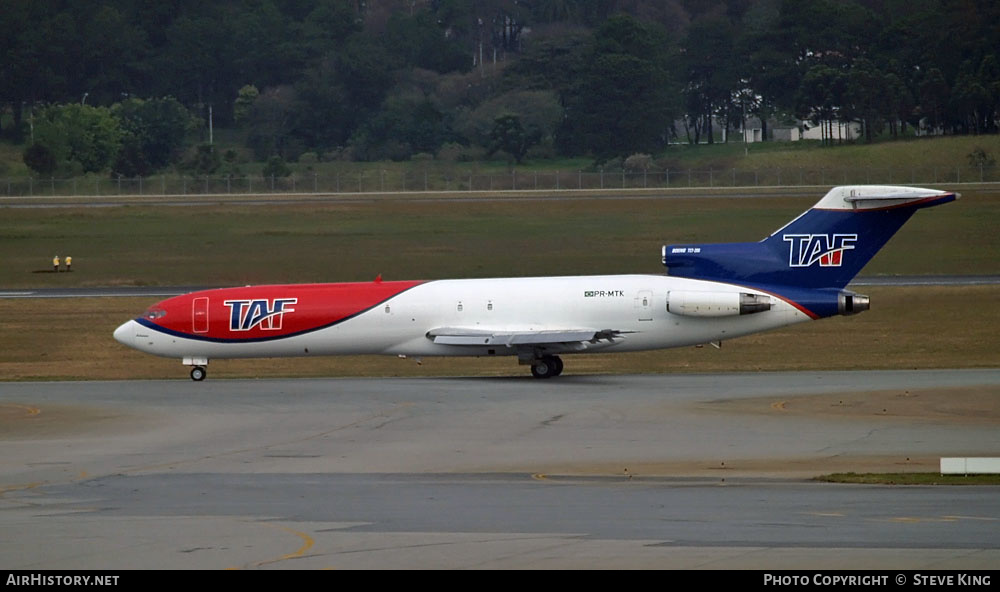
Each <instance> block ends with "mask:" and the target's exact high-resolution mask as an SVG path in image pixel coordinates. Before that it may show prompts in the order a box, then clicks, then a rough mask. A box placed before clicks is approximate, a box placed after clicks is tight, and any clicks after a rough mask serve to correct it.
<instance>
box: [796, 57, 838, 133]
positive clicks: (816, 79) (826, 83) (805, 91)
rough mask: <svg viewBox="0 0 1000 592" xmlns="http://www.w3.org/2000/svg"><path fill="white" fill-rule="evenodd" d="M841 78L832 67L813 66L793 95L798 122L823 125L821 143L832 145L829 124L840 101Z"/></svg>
mask: <svg viewBox="0 0 1000 592" xmlns="http://www.w3.org/2000/svg"><path fill="white" fill-rule="evenodd" d="M845 85H846V81H845V79H844V75H843V74H841V73H840V71H839V70H837V69H836V68H831V67H829V66H824V65H821V64H819V65H815V66H813V67H812V68H810V69H809V71H808V72H806V75H805V77H803V78H802V82H801V84H799V88H798V91H797V92H796V94H795V111H796V113H797V114H798V116H799V117H801V118H802V119H806V118H808V119H811V120H812V121H813V122H814V123H818V124H821V125H823V129H821V130H820V131H821V133H822V138H823V143H824V144H825V143H828V142H830V143H832V142H833V122H834V121H835V120H839V119H840V106H841V105H842V104H843V102H844V88H845Z"/></svg>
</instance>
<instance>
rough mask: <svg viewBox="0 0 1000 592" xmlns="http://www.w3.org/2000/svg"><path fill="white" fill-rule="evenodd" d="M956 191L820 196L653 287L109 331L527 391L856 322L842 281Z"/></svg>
mask: <svg viewBox="0 0 1000 592" xmlns="http://www.w3.org/2000/svg"><path fill="white" fill-rule="evenodd" d="M956 198H957V194H955V193H952V192H947V191H938V190H934V189H921V188H913V187H890V186H869V185H862V186H850V187H835V188H834V189H832V190H830V192H829V193H827V194H826V196H825V197H823V199H821V200H820V201H819V202H818V203H817V204H816V205H815V206H813V207H812V208H811V209H809V210H807V211H806V212H805V213H803V214H802V215H800V216H799V217H798V218H796V219H794V220H792V221H791V222H789V223H788V224H787V225H785V226H784V227H783V228H781V229H780V230H778V231H776V232H775V233H773V234H772V235H770V236H769V237H767V238H765V239H764V240H762V241H760V242H756V243H721V244H700V245H699V244H690V245H688V244H685V245H672V246H665V247H663V264H664V265H665V266H666V267H667V274H666V275H605V276H577V277H537V278H506V279H467V280H434V281H391V282H390V281H385V282H384V281H381V280H380V279H376V280H375V281H373V282H367V283H336V284H296V285H264V286H247V287H240V288H221V289H216V290H205V291H201V292H194V293H191V294H186V295H183V296H176V297H173V298H169V299H167V300H164V301H162V302H160V303H158V304H155V305H153V306H152V307H150V308H149V310H147V311H146V313H145V314H144V315H142V316H141V317H139V318H137V319H135V320H131V321H128V322H126V323H125V324H123V325H122V326H120V327H118V329H117V330H115V333H114V336H115V339H117V340H118V341H120V342H121V343H123V344H125V345H128V346H130V347H133V348H135V349H138V350H140V351H144V352H147V353H150V354H155V355H158V356H164V357H170V358H179V359H181V360H182V361H183V363H184V364H187V365H189V366H194V368H193V369H192V370H191V378H193V379H194V380H202V379H204V378H205V365H207V364H208V362H209V360H211V359H213V358H215V359H218V358H264V357H283V356H325V355H338V354H388V355H398V356H504V355H509V356H517V358H518V360H519V362H520V363H521V364H526V365H530V366H531V372H532V374H533V375H534V376H536V377H538V378H550V377H553V376H558V375H559V374H560V373H561V372H562V370H563V362H562V360H561V359H560V357H559V356H560V355H562V354H577V353H596V352H627V351H640V350H650V349H661V348H669V347H679V346H686V345H699V344H705V343H710V342H715V341H720V340H722V339H730V338H734V337H740V336H742V335H748V334H750V333H756V332H759V331H766V330H770V329H775V328H778V327H783V326H786V325H791V324H793V323H798V322H801V321H807V320H810V319H821V318H824V317H829V316H834V315H851V314H855V313H858V312H862V311H865V310H868V297H867V296H861V295H859V294H855V293H854V292H851V291H849V290H846V289H845V287H846V286H847V284H848V282H850V281H851V279H852V278H853V277H854V276H855V275H856V274H857V273H858V272H859V271H860V270H861V268H862V267H864V265H865V264H866V263H867V262H868V261H869V260H870V259H871V258H872V257H873V256H874V255H875V253H876V252H878V250H879V249H881V248H882V246H883V245H885V243H886V242H887V241H888V240H889V238H891V237H892V235H893V234H895V233H896V231H897V230H899V228H900V227H901V226H902V225H903V224H904V223H905V222H906V221H907V220H908V219H909V218H910V216H911V215H913V213H914V212H915V211H916V210H918V209H921V208H927V207H931V206H936V205H939V204H943V203H947V202H950V201H953V200H955V199H956Z"/></svg>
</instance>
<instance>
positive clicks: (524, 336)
mask: <svg viewBox="0 0 1000 592" xmlns="http://www.w3.org/2000/svg"><path fill="white" fill-rule="evenodd" d="M621 334H622V332H621V331H615V330H612V329H603V330H596V329H567V330H546V331H490V330H485V329H461V328H447V327H446V328H441V329H433V330H431V331H428V332H427V338H428V339H430V340H432V341H433V342H434V343H440V344H442V345H468V346H484V345H502V346H506V347H518V346H540V345H556V344H574V343H576V344H586V343H592V344H596V343H598V342H599V341H611V342H614V341H615V339H618V338H621Z"/></svg>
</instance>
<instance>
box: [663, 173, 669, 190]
mask: <svg viewBox="0 0 1000 592" xmlns="http://www.w3.org/2000/svg"><path fill="white" fill-rule="evenodd" d="M663 174H664V175H666V177H667V187H670V169H666V170H665V171H663Z"/></svg>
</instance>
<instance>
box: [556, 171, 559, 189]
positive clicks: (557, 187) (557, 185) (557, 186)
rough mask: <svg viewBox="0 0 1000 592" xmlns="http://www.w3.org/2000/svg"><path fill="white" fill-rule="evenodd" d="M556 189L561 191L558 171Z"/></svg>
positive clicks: (557, 172)
mask: <svg viewBox="0 0 1000 592" xmlns="http://www.w3.org/2000/svg"><path fill="white" fill-rule="evenodd" d="M556 189H559V171H556Z"/></svg>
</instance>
